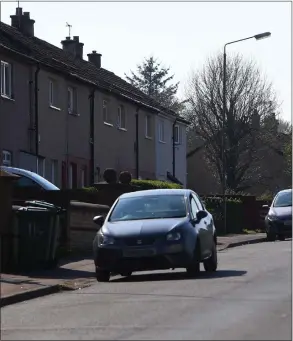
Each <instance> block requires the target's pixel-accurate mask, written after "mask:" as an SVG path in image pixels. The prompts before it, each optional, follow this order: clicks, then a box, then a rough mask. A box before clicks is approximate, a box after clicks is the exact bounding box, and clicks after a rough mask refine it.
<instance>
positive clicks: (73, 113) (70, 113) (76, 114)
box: [68, 111, 80, 116]
mask: <svg viewBox="0 0 293 341" xmlns="http://www.w3.org/2000/svg"><path fill="white" fill-rule="evenodd" d="M68 115H70V116H80V114H78V113H77V112H74V111H73V112H71V111H68Z"/></svg>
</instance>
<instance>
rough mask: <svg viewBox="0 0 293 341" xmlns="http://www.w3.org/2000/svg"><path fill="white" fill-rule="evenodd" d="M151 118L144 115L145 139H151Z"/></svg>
mask: <svg viewBox="0 0 293 341" xmlns="http://www.w3.org/2000/svg"><path fill="white" fill-rule="evenodd" d="M151 135H152V134H151V116H150V115H146V116H145V137H147V138H149V139H150V138H152V136H151Z"/></svg>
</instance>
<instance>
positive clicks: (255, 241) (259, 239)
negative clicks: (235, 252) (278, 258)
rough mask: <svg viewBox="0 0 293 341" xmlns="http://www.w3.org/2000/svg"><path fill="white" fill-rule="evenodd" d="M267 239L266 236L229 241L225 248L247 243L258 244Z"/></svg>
mask: <svg viewBox="0 0 293 341" xmlns="http://www.w3.org/2000/svg"><path fill="white" fill-rule="evenodd" d="M265 241H267V238H265V237H263V238H257V239H250V240H242V241H239V242H234V243H229V244H228V245H227V246H226V248H225V249H230V248H232V247H237V246H242V245H248V244H258V243H263V242H265Z"/></svg>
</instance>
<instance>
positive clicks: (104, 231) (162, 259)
mask: <svg viewBox="0 0 293 341" xmlns="http://www.w3.org/2000/svg"><path fill="white" fill-rule="evenodd" d="M94 222H96V223H97V224H98V225H100V226H102V227H101V229H100V230H99V232H98V233H97V235H96V237H95V239H94V242H93V252H94V262H95V266H96V277H97V280H98V281H104V282H105V281H109V279H110V275H111V273H118V274H121V275H122V276H130V275H131V274H132V272H133V271H149V270H160V269H170V268H173V269H174V268H186V269H187V273H188V274H190V275H196V274H197V273H198V271H199V270H200V262H203V264H204V268H205V270H206V271H216V269H217V249H216V244H217V237H216V229H215V225H214V221H213V217H212V215H211V214H210V213H209V212H208V211H207V210H206V208H205V207H204V205H203V203H202V201H201V200H200V198H199V197H198V196H197V194H196V193H194V192H193V191H191V190H187V189H163V190H161V189H157V190H148V191H138V192H132V193H127V194H123V195H121V196H120V197H119V198H118V199H117V200H116V202H115V203H114V204H113V206H112V208H111V209H110V211H109V213H108V215H107V217H106V218H105V219H104V218H103V217H102V216H97V217H95V218H94Z"/></svg>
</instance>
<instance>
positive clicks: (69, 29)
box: [66, 22, 72, 38]
mask: <svg viewBox="0 0 293 341" xmlns="http://www.w3.org/2000/svg"><path fill="white" fill-rule="evenodd" d="M66 26H67V27H68V31H69V38H71V27H72V25H69V24H68V22H67V23H66Z"/></svg>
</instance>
